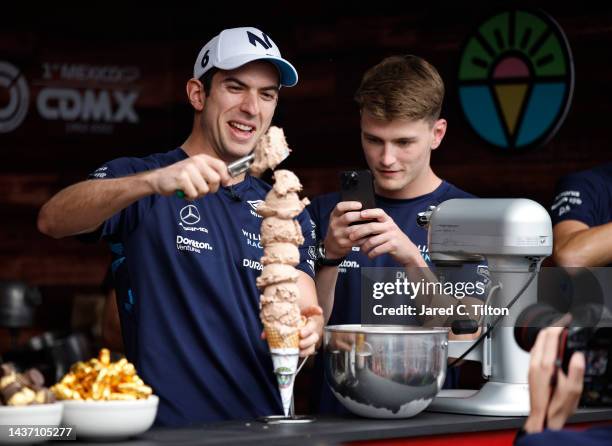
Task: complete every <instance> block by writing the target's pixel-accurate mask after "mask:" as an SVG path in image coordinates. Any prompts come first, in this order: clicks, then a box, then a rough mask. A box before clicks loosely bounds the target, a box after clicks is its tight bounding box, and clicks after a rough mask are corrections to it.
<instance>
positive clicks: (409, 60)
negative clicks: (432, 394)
mask: <svg viewBox="0 0 612 446" xmlns="http://www.w3.org/2000/svg"><path fill="white" fill-rule="evenodd" d="M443 98H444V83H443V81H442V79H441V77H440V75H439V73H438V72H437V70H436V69H435V68H434V67H433V66H432V65H430V64H429V63H428V62H427V61H425V60H423V59H422V58H420V57H417V56H411V55H408V56H392V57H388V58H386V59H384V60H383V61H382V62H380V63H379V64H378V65H375V66H374V67H372V68H370V69H369V70H368V71H367V72H366V73H365V75H364V76H363V79H362V82H361V85H360V86H359V89H358V90H357V93H356V94H355V100H356V102H357V103H358V104H359V109H360V114H361V144H362V147H363V153H364V155H365V158H366V161H367V164H368V167H369V168H370V170H371V172H372V175H373V179H374V191H375V194H376V195H375V202H376V207H375V208H372V209H363V207H362V203H361V202H357V201H342V200H341V196H340V194H338V193H332V194H327V195H323V196H320V197H317V198H315V199H314V200H313V202H312V204H311V206H310V208H309V212H310V214H311V217H312V218H313V220H314V223H315V225H316V231H317V236H318V239H319V240H320V241H321V242H320V243H319V245H318V256H317V257H318V260H317V264H318V266H319V269H318V272H317V275H316V278H315V282H316V286H317V294H318V296H319V303H320V305H321V307H322V308H323V311H324V315H325V318H326V320H327V321H328V323H329V324H330V325H334V324H359V323H361V303H360V299H361V271H360V269H361V268H363V267H396V268H397V267H404V268H410V269H412V270H415V269H417V268H423V271H425V270H427V268H428V267H430V266H432V264H431V261H430V259H429V256H428V253H427V230H426V228H422V227H419V226H418V225H417V223H416V220H417V214H419V213H420V212H423V211H427V210H428V209H429V207H430V206H436V205H438V204H440V203H442V202H443V201H446V200H449V199H451V198H468V197H472V195H470V194H468V193H467V192H464V191H462V190H460V189H458V188H457V187H455V186H453V185H452V184H450V183H448V182H446V181H444V180H442V179H441V178H440V177H438V176H437V175H436V174H435V173H434V171H433V170H432V168H431V165H430V159H431V152H432V151H433V150H435V149H437V148H438V147H439V146H440V143H441V142H442V139H443V138H444V135H445V133H446V127H447V122H446V120H445V119H441V118H440V111H441V108H442V101H443ZM364 221H365V223H363V224H354V223H356V222H364ZM477 271H480V272H482V273H483V277H482V278H481V280H482V281H486V277H485V276H486V273H487V270H486V267H484V268H483V267H481V268H477ZM448 375H449V377H448V378H447V385H453V383H452V381H453V380H456V375H455V376H453V375H454V374H453V373H449V374H448ZM326 393H327V394H329V390H328V389H327V388H326V387H324V394H323V401H322V402H321V405H320V407H321V410H322V411H323V412H329V411H332V412H336V411H337V410H336V407H339V405H338V404H337V402H336V401H334V398H333V397H331V395H327V397H326V395H325V394H326Z"/></svg>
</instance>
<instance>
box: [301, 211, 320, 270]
mask: <svg viewBox="0 0 612 446" xmlns="http://www.w3.org/2000/svg"><path fill="white" fill-rule="evenodd" d="M297 220H298V222H299V223H300V226H301V227H302V234H303V235H304V243H303V244H302V246H300V248H299V249H300V263H299V264H298V265H297V266H296V268H297V269H299V270H300V271H304V272H305V273H306V274H308V275H309V276H310V277H312V278H314V275H315V270H314V266H315V265H314V261H315V247H316V244H317V238H316V234H315V228H314V223H313V221H312V219H311V218H310V214H309V213H308V211H307V210H304V211H303V212H302V213H301V214H300V215H298V218H297Z"/></svg>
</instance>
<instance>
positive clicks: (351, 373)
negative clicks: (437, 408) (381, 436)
mask: <svg viewBox="0 0 612 446" xmlns="http://www.w3.org/2000/svg"><path fill="white" fill-rule="evenodd" d="M324 346H325V357H324V360H325V377H326V380H327V383H328V384H329V386H330V387H331V389H332V391H333V393H334V395H336V397H337V398H338V399H339V400H340V402H342V404H343V405H344V406H345V407H346V408H347V409H348V410H350V411H351V412H353V413H355V414H357V415H361V416H364V417H370V418H408V417H412V416H414V415H416V414H418V413H419V412H421V411H422V410H424V409H425V408H426V407H427V406H428V405H429V404H430V403H431V401H432V400H433V398H434V397H435V396H436V394H437V393H438V391H439V390H440V389H441V388H442V384H443V383H444V378H445V376H446V360H447V357H448V330H447V329H425V328H420V327H406V326H374V325H331V326H327V327H325V340H324Z"/></svg>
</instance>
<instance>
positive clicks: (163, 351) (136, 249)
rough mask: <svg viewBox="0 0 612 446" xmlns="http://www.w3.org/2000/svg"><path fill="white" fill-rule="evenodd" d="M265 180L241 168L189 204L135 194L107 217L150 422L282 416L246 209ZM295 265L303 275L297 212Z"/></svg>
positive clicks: (123, 166)
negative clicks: (152, 405)
mask: <svg viewBox="0 0 612 446" xmlns="http://www.w3.org/2000/svg"><path fill="white" fill-rule="evenodd" d="M186 158H187V154H186V153H185V152H184V151H183V150H182V149H180V148H179V149H175V150H173V151H170V152H167V153H161V154H155V155H151V156H149V157H146V158H142V159H141V158H120V159H116V160H114V161H111V162H109V163H107V164H105V165H103V166H102V167H100V168H99V169H97V170H96V171H95V172H93V173H92V174H91V176H90V177H91V178H116V177H123V176H126V175H131V174H136V173H139V172H143V171H147V170H151V169H157V168H161V167H164V166H168V165H170V164H173V163H175V162H177V161H181V160H183V159H186ZM269 189H270V186H269V185H267V184H266V183H264V182H263V181H261V180H259V179H257V178H254V177H251V176H248V175H247V177H246V179H245V180H244V181H242V182H241V183H239V184H236V185H234V186H233V187H232V188H220V189H219V191H218V192H217V193H214V194H208V195H206V196H204V197H202V198H199V199H197V200H195V201H186V200H183V199H180V198H178V197H176V196H169V197H163V196H160V195H151V196H148V197H145V198H143V199H141V200H138V201H137V202H135V203H133V204H132V205H130V206H128V207H127V208H125V209H124V210H123V211H121V212H119V213H118V214H116V215H114V216H113V217H112V218H110V219H109V220H107V221H106V222H105V223H104V224H103V226H102V228H101V236H102V237H103V238H104V239H106V240H108V241H109V242H110V244H111V249H112V251H113V254H114V256H113V258H114V262H113V269H114V270H115V271H116V272H118V273H119V274H118V276H116V277H117V280H116V282H115V286H116V287H117V294H118V300H119V302H118V304H119V311H120V316H121V324H122V328H123V337H124V343H125V347H126V355H127V358H128V359H129V360H130V361H132V362H133V363H134V364H135V366H136V368H137V371H138V374H139V375H140V376H141V377H142V379H143V380H144V381H145V382H146V383H147V384H148V385H150V386H151V387H152V388H153V390H154V393H155V394H156V395H158V396H159V398H160V406H159V411H158V415H157V420H156V422H157V423H158V424H161V425H174V426H178V425H186V424H191V423H197V422H204V421H213V420H227V419H252V418H255V417H258V416H262V415H270V414H282V405H281V401H280V396H279V393H278V387H277V384H276V379H275V377H274V374H273V371H272V361H271V358H270V354H269V349H268V347H267V344H266V341H264V340H261V339H260V335H261V332H262V324H261V322H260V319H259V296H260V293H259V290H258V289H257V288H256V286H255V279H256V278H257V276H258V275H259V274H260V272H261V269H262V266H261V264H260V263H259V260H260V258H261V257H262V255H263V249H262V246H261V244H260V243H259V231H260V225H261V221H262V218H261V217H260V216H259V215H258V214H257V213H256V212H255V209H256V208H257V206H258V205H259V204H260V203H261V202H262V201H263V200H264V198H265V195H266V193H267V192H268V190H269ZM298 220H299V222H300V224H301V226H302V231H303V233H304V237H305V239H306V242H305V244H304V245H303V246H302V247H301V248H300V254H301V263H300V264H299V265H298V269H300V270H302V271H304V272H306V273H307V274H309V275H310V276H311V277H312V276H314V269H313V263H312V260H311V259H310V257H309V254H308V251H309V247H310V246H312V245H313V242H314V230H313V227H312V223H311V221H310V218H309V216H308V213H307V212H306V211H304V212H303V213H302V214H301V215H300V216H299V217H298Z"/></svg>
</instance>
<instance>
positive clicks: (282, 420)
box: [257, 356, 315, 424]
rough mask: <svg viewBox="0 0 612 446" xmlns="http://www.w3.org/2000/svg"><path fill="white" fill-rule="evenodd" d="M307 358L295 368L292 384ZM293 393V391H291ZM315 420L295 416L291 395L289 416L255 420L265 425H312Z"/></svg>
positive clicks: (271, 416)
mask: <svg viewBox="0 0 612 446" xmlns="http://www.w3.org/2000/svg"><path fill="white" fill-rule="evenodd" d="M308 358H310V356H306V357H305V358H304V359H303V360H302V363H301V364H300V365H299V366H298V367H297V369H296V371H295V375H294V376H293V382H294V384H295V378H296V377H297V375H298V373H300V370H302V367H303V366H304V364H306V361H308ZM292 393H293V390H292ZM314 420H315V417H312V416H309V415H296V414H295V404H294V400H293V395H291V407H290V408H289V416H287V417H286V416H285V415H267V416H265V417H259V418H258V419H257V421H261V422H262V423H267V424H303V423H312V422H313V421H314Z"/></svg>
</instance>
